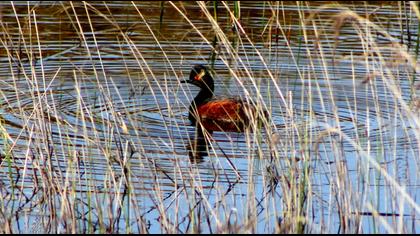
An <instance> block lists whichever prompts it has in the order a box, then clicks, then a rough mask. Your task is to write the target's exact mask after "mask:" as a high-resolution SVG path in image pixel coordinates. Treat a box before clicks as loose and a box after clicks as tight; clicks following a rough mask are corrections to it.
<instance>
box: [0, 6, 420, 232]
mask: <svg viewBox="0 0 420 236" xmlns="http://www.w3.org/2000/svg"><path fill="white" fill-rule="evenodd" d="M27 4H30V6H29V7H28V5H27ZM134 4H135V5H133V4H132V3H125V2H112V3H93V2H92V3H87V2H85V3H83V2H80V3H79V2H72V3H70V2H54V3H50V2H39V3H27V2H13V3H4V2H3V3H0V6H1V8H0V11H1V13H2V14H1V15H0V17H1V26H2V29H3V30H2V32H1V33H0V34H1V36H2V38H1V39H0V42H1V46H0V56H1V57H0V61H1V62H2V63H1V64H0V76H1V79H0V85H1V91H0V129H1V130H0V133H1V137H2V142H1V143H0V148H1V150H0V151H1V152H0V199H2V200H1V201H2V202H3V203H4V206H5V207H4V208H0V212H1V213H2V214H0V215H6V216H10V219H13V220H12V226H11V227H12V228H14V232H26V231H25V230H24V229H23V226H22V225H25V224H26V225H31V223H33V222H35V224H37V222H38V221H37V219H39V218H40V221H42V222H43V223H44V225H50V227H53V226H51V225H53V222H48V219H50V218H49V215H50V214H49V210H50V208H49V207H53V209H55V210H60V211H63V212H71V210H68V211H67V210H66V209H67V208H66V207H68V206H71V207H70V208H71V209H73V208H76V209H77V211H75V214H76V216H75V217H76V218H77V219H78V220H80V222H82V223H81V224H83V225H85V226H84V227H86V228H89V227H93V228H92V229H90V230H92V231H96V232H99V231H100V230H99V228H100V227H101V226H97V225H93V226H91V224H90V223H87V222H88V220H87V219H86V218H88V217H87V216H90V217H92V218H93V219H97V218H101V217H102V218H104V219H107V220H108V219H109V222H111V223H109V222H106V223H104V222H100V223H98V225H99V224H103V225H107V226H108V227H109V230H110V232H112V229H113V230H116V229H117V227H119V230H120V232H125V230H127V231H128V228H129V227H132V228H130V230H131V231H133V232H169V230H168V229H167V227H169V225H170V227H169V228H176V230H174V232H177V233H178V232H190V231H189V230H191V228H189V227H192V226H190V223H191V222H192V220H191V212H194V211H196V212H195V213H196V215H197V216H201V217H202V218H200V219H202V221H203V222H201V226H200V227H202V231H203V232H211V231H213V232H215V231H217V229H216V228H218V227H219V226H220V227H221V225H224V224H223V223H220V222H225V221H228V220H227V219H226V218H229V217H230V218H229V220H231V222H235V220H236V222H240V223H238V224H237V225H236V226H238V225H241V226H242V223H243V222H244V219H252V217H254V216H255V218H257V219H258V220H256V221H257V223H255V225H257V226H256V227H255V228H256V229H257V230H256V232H274V231H275V228H276V227H280V226H278V225H281V223H284V222H286V219H287V214H286V213H290V212H294V211H293V210H295V209H287V208H285V207H284V205H285V204H284V202H287V201H288V200H290V199H293V197H291V195H288V194H297V193H296V192H294V191H295V190H296V189H293V186H294V185H293V184H296V183H298V182H299V180H301V179H302V178H303V177H302V175H300V173H303V172H302V170H303V169H304V168H305V165H304V164H301V163H306V164H307V165H308V166H310V169H309V170H310V171H308V173H310V174H311V176H310V177H308V179H309V180H308V182H309V183H310V192H309V193H308V198H310V199H311V200H312V201H310V202H309V203H308V204H309V205H306V207H307V209H309V210H308V211H307V217H308V218H309V219H308V221H307V222H306V224H307V232H318V231H323V232H349V231H345V230H344V229H343V225H348V224H346V223H347V222H342V221H341V219H343V217H344V218H346V217H347V216H346V214H348V215H352V214H353V213H354V212H355V210H358V214H359V215H363V216H364V217H362V218H357V219H355V220H354V221H351V220H349V221H351V223H354V222H359V221H358V220H360V222H361V223H360V225H357V224H356V223H354V224H355V225H353V227H354V228H356V229H358V228H363V232H385V231H386V230H385V229H384V228H383V227H379V226H378V227H379V230H377V229H376V228H375V227H376V226H377V225H378V224H377V222H376V221H375V222H374V223H373V224H372V221H373V218H372V217H369V212H371V211H372V206H373V209H378V210H379V211H380V212H379V213H381V214H382V216H383V217H384V219H383V220H384V221H386V222H388V223H390V224H392V223H393V221H394V220H395V219H393V218H392V217H389V216H395V214H391V213H398V214H400V215H401V216H404V218H403V219H402V220H401V222H403V223H402V225H403V226H404V229H405V230H406V232H416V231H417V232H418V229H416V227H415V226H414V229H412V227H411V228H410V227H409V226H408V225H416V223H417V222H419V214H418V213H417V212H414V210H412V208H411V207H410V206H408V205H405V204H406V201H404V203H401V202H402V199H403V198H402V197H401V195H399V194H398V193H396V192H395V189H394V188H392V186H391V185H390V184H389V182H387V181H386V180H385V179H384V177H383V175H381V173H380V172H378V171H377V170H375V169H374V168H373V167H372V166H371V165H370V164H369V163H368V162H366V157H365V156H364V155H362V153H361V151H360V150H356V149H355V147H354V146H353V145H352V143H350V142H348V140H345V139H344V138H343V136H340V135H337V134H336V133H334V131H335V130H339V131H340V132H342V133H343V134H345V135H347V137H350V139H351V140H353V141H355V142H356V143H357V145H358V146H359V147H360V148H361V150H363V151H364V152H366V153H368V154H369V155H370V156H371V157H372V158H374V159H375V160H376V161H377V162H379V163H380V164H381V167H382V168H383V169H384V170H387V171H388V173H389V174H390V175H391V176H392V177H393V178H394V179H395V180H396V182H397V183H399V184H400V185H402V186H405V188H406V190H407V193H408V195H409V196H412V197H413V198H414V199H415V196H416V194H417V193H418V173H420V172H419V170H418V169H419V167H418V163H419V160H418V157H419V156H420V155H419V151H418V148H419V146H418V145H419V143H418V139H419V136H418V123H416V122H418V121H416V119H415V118H413V117H412V116H410V113H409V112H407V110H406V108H405V107H404V106H407V107H409V108H410V109H415V106H412V104H416V102H415V101H416V100H415V98H417V97H418V96H419V94H418V89H413V88H418V85H417V83H418V80H413V78H415V77H416V72H415V71H414V70H413V68H412V67H410V65H409V63H407V61H406V60H405V59H404V58H402V56H401V55H400V53H399V52H398V50H396V48H397V47H396V45H399V44H400V43H401V44H402V45H406V46H407V50H408V52H410V53H412V54H413V55H414V53H415V50H416V49H415V47H414V45H415V42H416V41H417V30H418V19H417V18H416V16H415V11H414V10H413V9H412V8H410V5H409V4H408V3H407V4H406V3H392V4H391V5H389V4H383V3H375V4H370V3H360V4H358V3H355V5H352V4H346V5H344V4H343V5H342V6H341V7H338V6H329V7H323V8H319V6H320V5H322V4H320V3H301V2H298V3H294V2H293V3H291V2H274V3H272V2H266V3H260V2H255V3H254V2H246V3H245V2H243V3H241V17H242V18H241V21H240V23H241V26H242V27H243V28H244V31H245V33H246V34H247V36H248V37H249V40H250V41H247V39H246V38H245V36H244V35H240V38H239V39H240V40H239V41H238V42H237V44H236V47H237V49H236V50H237V58H240V59H241V60H238V59H237V58H236V59H235V58H234V57H231V56H230V54H229V53H228V51H229V50H230V48H228V47H227V46H226V45H224V44H223V40H222V39H219V43H218V44H219V45H218V46H217V49H218V57H217V58H218V59H217V60H216V61H215V73H216V75H215V79H216V91H215V93H216V95H223V96H227V95H234V96H239V97H241V98H242V99H243V100H245V101H250V102H254V103H256V102H261V103H262V102H263V103H264V104H265V105H266V106H267V107H266V108H267V110H268V111H269V113H270V120H271V124H270V127H269V130H263V131H261V134H254V133H252V132H245V133H243V134H239V133H223V132H214V133H213V134H212V135H211V136H204V135H203V134H202V133H201V132H197V130H196V128H195V127H194V126H191V125H190V122H189V121H188V106H189V104H190V102H191V100H192V98H193V97H194V96H195V95H196V94H197V92H198V88H194V87H192V86H182V85H180V83H179V82H180V81H181V80H184V79H186V78H187V76H188V73H189V71H190V69H191V65H194V64H207V63H208V64H210V63H209V61H208V58H210V56H211V53H212V50H211V47H212V40H213V38H214V32H215V31H216V30H215V29H214V28H213V25H212V24H211V22H209V20H208V18H206V15H205V14H204V13H203V11H202V10H201V9H200V7H199V5H197V3H193V2H177V3H174V5H175V6H177V7H178V8H179V9H181V11H183V12H184V13H185V15H186V16H187V17H189V19H190V20H191V23H192V24H194V26H195V27H196V28H194V27H192V26H191V24H190V23H189V22H188V21H187V20H186V19H185V18H184V16H182V14H180V13H179V12H178V10H176V8H175V7H174V6H173V5H171V4H170V3H167V2H165V3H164V18H163V19H164V20H163V22H161V20H160V14H161V7H160V5H159V4H157V3H153V2H138V3H134ZM207 4H208V5H207V7H208V9H209V10H212V6H211V4H210V3H207ZM229 4H230V5H229V6H231V7H233V6H232V5H231V4H232V3H229ZM12 5H13V6H12ZM220 6H223V5H220ZM346 7H348V8H349V9H351V10H353V11H355V12H356V13H358V14H360V15H361V16H363V17H366V15H368V17H369V19H370V20H371V21H373V22H374V23H376V24H377V25H379V26H381V27H382V28H383V29H386V32H388V33H389V34H390V35H391V36H392V37H394V38H393V39H392V40H391V39H390V38H389V37H386V36H385V35H384V34H381V33H379V32H376V31H375V32H365V31H364V29H366V28H365V26H363V27H360V24H356V23H354V22H353V21H352V19H351V18H350V17H348V18H346V20H345V21H343V22H342V23H343V25H342V28H341V29H340V34H339V35H337V24H336V23H335V22H334V19H336V17H337V16H336V14H338V13H339V12H340V11H341V10H342V9H343V8H344V9H345V8H346ZM28 11H30V13H28ZM314 13H317V14H316V16H315V17H314V18H313V21H308V22H309V23H307V24H306V25H303V24H304V23H305V22H302V21H301V18H300V17H302V16H304V17H307V18H309V17H310V16H311V14H314ZM219 14H220V16H219V17H218V23H219V25H220V27H221V28H220V30H222V31H223V32H225V33H226V35H227V36H228V39H227V40H232V39H234V38H235V37H239V36H237V35H235V33H234V32H232V31H231V29H232V20H231V17H230V15H229V14H227V12H226V10H224V9H223V7H221V9H220V12H219ZM405 16H406V17H407V18H403V19H402V17H405ZM307 18H306V19H307ZM35 26H36V27H35ZM280 26H281V27H280ZM366 27H367V26H366ZM197 29H198V30H199V31H200V33H201V34H199V33H198V32H197ZM303 29H305V30H303ZM369 29H370V28H369ZM361 32H362V33H363V34H367V35H364V37H360V34H361ZM155 37H156V38H157V39H158V42H159V44H158V43H157V41H156V40H155ZM203 37H204V38H203ZM361 38H366V39H369V40H370V41H369V42H371V41H373V42H374V43H369V42H365V41H363V40H361ZM204 39H206V40H208V41H209V42H210V43H207V42H205V40H204ZM336 39H338V41H336ZM232 41H233V40H232ZM251 42H252V43H251ZM229 43H230V41H229ZM378 51H380V52H381V55H380V57H379V55H378ZM384 58H385V59H386V60H385V61H382V60H383V59H384ZM226 63H230V65H229V67H228V66H227V65H226ZM229 69H232V71H230V70H229ZM268 72H270V73H268ZM390 85H393V86H390ZM416 86H417V87H416ZM295 160H301V161H299V162H296V161H295ZM303 160H305V161H306V162H305V161H303ZM127 183H128V184H127ZM48 184H55V185H54V186H56V187H54V188H48V186H49V185H48ZM296 185H297V184H296ZM343 186H345V187H346V190H347V191H349V192H350V193H352V194H349V195H350V196H347V195H340V193H342V192H340V189H343ZM68 192H71V194H70V195H71V196H70V195H67V194H65V193H68ZM113 194H116V195H113ZM63 196H65V197H63ZM115 196H117V197H115ZM122 196H124V197H122ZM305 197H306V196H305ZM67 198H69V199H67ZM127 199H129V200H127ZM383 199H386V200H383ZM254 200H255V202H254ZM417 201H418V200H417ZM92 202H93V203H92ZM366 202H367V203H369V204H370V205H369V204H365V203H366ZM47 203H48V204H47ZM400 203H401V204H402V205H403V206H401V207H400ZM66 204H68V205H66ZM180 205H181V206H180ZM73 206H74V207H73ZM110 206H111V207H110ZM113 206H124V209H136V210H133V211H129V213H127V215H125V216H124V213H125V212H124V211H123V212H119V211H118V210H116V208H117V207H115V208H113ZM45 209H47V210H45ZM342 210H344V211H342ZM45 211H47V212H48V214H46V213H45ZM207 211H210V212H211V214H210V213H208V212H207ZM16 212H18V213H16ZM21 212H30V214H31V216H33V217H28V218H25V219H24V220H22V221H18V220H16V219H17V218H19V219H20V217H22V214H23V213H21ZM102 212H106V213H103V214H104V215H100V214H102ZM133 212H134V213H133ZM408 212H409V213H408ZM412 212H414V213H412ZM136 213H139V215H140V216H138V215H136ZM164 213H165V214H164ZM361 213H362V214H361ZM406 213H408V215H407V214H406ZM25 214H26V213H25ZM57 214H58V213H57ZM131 214H133V215H131ZM290 214H292V213H290ZM381 214H380V215H381ZM162 215H166V216H168V219H166V218H165V217H162ZM203 215H204V216H203ZM209 215H212V217H214V218H211V219H209V218H208V216H209ZM25 217H26V215H25ZM54 217H55V216H54ZM57 217H58V216H57ZM60 217H61V218H60V219H57V221H60V220H63V221H65V219H69V218H70V217H69V216H67V215H60ZM124 217H126V218H124ZM22 218H23V217H22ZM34 218H36V219H35V220H34ZM58 218H59V217H58ZM173 218H175V219H173ZM350 218H351V217H349V219H350ZM54 219H56V218H54ZM194 219H195V218H194ZM216 219H217V220H216ZM351 219H353V218H351ZM26 220H27V221H28V222H24V221H26ZM397 220H399V219H397ZM219 221H220V222H219ZM0 222H2V218H1V217H0ZM118 222H121V225H120V224H118ZM139 222H140V223H139ZM279 222H280V223H279ZM124 224H126V225H124ZM206 224H208V225H206ZM252 224H253V223H249V224H245V225H252ZM284 224H285V223H284ZM284 224H283V226H284ZM133 225H135V226H133ZM138 225H140V226H138ZM205 225H206V226H205ZM372 225H376V226H372ZM231 226H232V227H233V226H234V223H232V225H231ZM60 227H62V228H63V229H62V230H63V231H66V230H69V228H70V226H69V225H64V224H63V225H61V226H60ZM66 227H67V228H66ZM112 227H114V228H112ZM136 227H138V228H136ZM249 227H251V226H249ZM219 230H221V229H219ZM245 230H246V229H244V231H245ZM340 230H341V231H340ZM28 231H30V230H28ZM56 231H58V230H55V231H54V230H53V229H50V230H49V231H47V232H56ZM249 231H251V230H249ZM0 232H2V231H0ZM67 232H70V231H67ZM225 232H228V230H226V231H225ZM355 232H358V231H355Z"/></svg>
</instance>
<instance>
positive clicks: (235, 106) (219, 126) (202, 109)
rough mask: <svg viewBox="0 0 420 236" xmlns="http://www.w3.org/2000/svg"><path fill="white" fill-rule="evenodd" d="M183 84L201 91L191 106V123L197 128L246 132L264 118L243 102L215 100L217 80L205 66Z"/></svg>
mask: <svg viewBox="0 0 420 236" xmlns="http://www.w3.org/2000/svg"><path fill="white" fill-rule="evenodd" d="M181 83H190V84H193V85H195V86H198V87H199V88H200V89H201V90H200V92H199V93H198V94H197V96H196V97H195V98H194V100H193V101H192V102H191V105H190V107H189V114H188V119H189V120H190V121H191V124H192V125H195V126H196V127H199V124H200V123H201V125H202V127H204V129H205V130H207V131H208V132H209V133H212V132H213V131H224V132H244V131H245V129H247V128H248V127H249V126H250V124H251V121H252V120H253V119H261V118H262V117H261V115H259V113H258V110H257V109H256V108H255V107H254V106H252V105H250V104H248V103H246V102H244V101H241V100H239V99H232V98H224V99H212V98H213V93H214V80H213V77H212V76H211V75H210V73H209V71H208V69H207V68H206V67H205V66H203V65H196V66H194V67H193V69H192V70H191V73H190V77H189V79H188V80H184V81H181ZM263 116H264V117H268V114H267V112H266V111H263Z"/></svg>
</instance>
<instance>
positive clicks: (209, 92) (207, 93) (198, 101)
mask: <svg viewBox="0 0 420 236" xmlns="http://www.w3.org/2000/svg"><path fill="white" fill-rule="evenodd" d="M213 93H214V85H213V84H209V85H208V86H205V87H202V88H201V90H200V92H199V93H198V94H197V96H195V98H194V100H193V101H192V102H191V105H190V109H189V115H188V119H189V120H190V121H191V123H193V124H196V120H197V119H196V117H197V112H196V111H197V107H199V106H200V105H202V104H204V103H206V102H207V101H208V100H210V99H211V98H212V97H213Z"/></svg>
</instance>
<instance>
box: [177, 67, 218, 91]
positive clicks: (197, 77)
mask: <svg viewBox="0 0 420 236" xmlns="http://www.w3.org/2000/svg"><path fill="white" fill-rule="evenodd" d="M182 82H183V83H190V84H194V85H195V86H198V87H200V88H201V89H208V90H210V91H213V90H214V81H213V77H212V76H211V75H210V72H209V71H208V69H207V67H205V66H203V65H196V66H194V67H193V68H192V70H191V73H190V78H189V79H188V80H184V81H182Z"/></svg>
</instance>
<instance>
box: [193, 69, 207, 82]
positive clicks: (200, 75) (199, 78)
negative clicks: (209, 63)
mask: <svg viewBox="0 0 420 236" xmlns="http://www.w3.org/2000/svg"><path fill="white" fill-rule="evenodd" d="M205 74H206V72H205V71H204V70H201V72H200V74H197V75H196V76H195V77H194V80H197V81H200V80H201V79H202V78H203V76H204V75H205Z"/></svg>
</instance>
